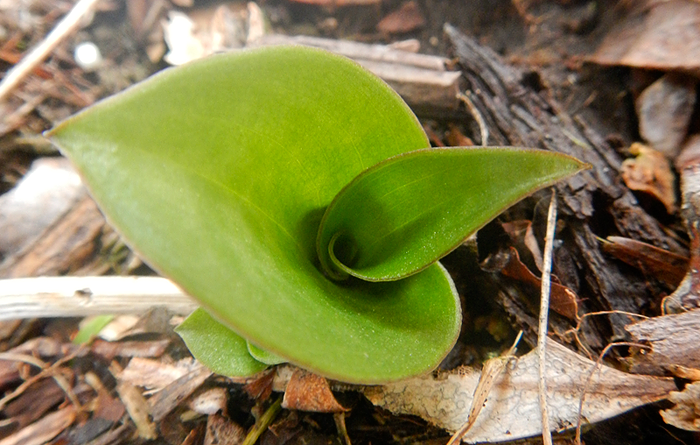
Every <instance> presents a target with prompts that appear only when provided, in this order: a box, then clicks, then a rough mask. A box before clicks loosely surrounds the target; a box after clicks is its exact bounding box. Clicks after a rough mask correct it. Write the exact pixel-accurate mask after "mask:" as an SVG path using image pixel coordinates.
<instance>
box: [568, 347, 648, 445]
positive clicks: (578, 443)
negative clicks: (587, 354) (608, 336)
mask: <svg viewBox="0 0 700 445" xmlns="http://www.w3.org/2000/svg"><path fill="white" fill-rule="evenodd" d="M615 346H636V347H638V348H642V349H649V350H650V349H651V346H647V345H643V344H640V343H633V342H627V341H624V342H619V343H610V344H609V345H607V346H606V347H605V348H604V349H603V351H602V352H601V353H600V355H599V356H598V360H596V362H595V364H593V366H592V367H591V373H590V374H588V378H587V379H586V383H585V384H584V385H583V389H582V390H581V397H580V398H579V401H578V418H577V420H576V437H575V439H574V443H575V444H576V445H581V424H582V420H583V403H584V401H585V399H586V391H587V390H588V386H589V385H590V384H591V379H592V378H593V374H595V371H596V370H597V369H598V368H600V364H601V362H602V361H603V357H605V354H607V353H608V351H609V350H611V349H612V348H613V347H615Z"/></svg>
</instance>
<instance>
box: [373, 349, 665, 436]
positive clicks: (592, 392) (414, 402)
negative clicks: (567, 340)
mask: <svg viewBox="0 0 700 445" xmlns="http://www.w3.org/2000/svg"><path fill="white" fill-rule="evenodd" d="M594 366H595V363H594V362H592V361H590V360H588V359H586V358H583V357H582V356H580V355H578V354H576V353H574V352H571V351H569V350H568V349H566V348H565V347H563V346H561V345H559V344H557V343H556V342H554V341H551V340H549V341H548V342H547V376H546V378H547V403H548V405H549V407H550V411H549V412H550V416H551V417H550V424H551V425H553V426H554V428H556V431H563V430H566V429H569V428H573V427H574V426H575V425H576V421H577V418H578V413H579V400H580V397H581V394H582V392H583V390H584V388H586V397H585V403H584V405H583V413H582V414H583V420H584V423H586V422H587V423H595V422H599V421H602V420H605V419H608V418H611V417H614V416H616V415H618V414H621V413H623V412H625V411H628V410H630V409H632V408H636V407H638V406H641V405H644V404H647V403H651V402H654V401H657V400H661V399H663V398H665V397H666V396H667V394H668V393H669V392H670V391H673V390H674V389H676V385H675V384H674V383H673V380H672V379H665V378H658V377H649V376H639V375H632V374H626V373H624V372H621V371H617V370H615V369H612V368H609V367H607V366H600V367H599V368H597V369H596V370H595V371H594V372H593V370H594ZM591 372H593V374H592V376H591ZM479 374H480V373H479V372H477V371H474V370H470V369H466V370H462V371H461V372H452V373H448V374H446V375H440V376H438V377H437V378H436V377H432V376H426V377H420V378H415V379H410V380H405V381H401V382H396V383H391V384H388V385H385V386H381V387H367V388H365V389H364V393H365V395H366V396H367V398H368V399H369V400H370V401H371V402H372V403H374V404H375V405H377V406H380V407H382V408H385V409H388V410H389V411H391V412H393V413H395V414H412V415H417V416H420V417H422V418H423V419H425V420H427V421H428V422H430V423H433V424H435V425H437V426H439V427H441V428H444V429H446V430H448V431H451V432H454V431H456V430H457V429H458V428H459V427H460V426H462V425H463V424H464V423H465V421H466V420H467V416H468V412H469V407H470V405H471V402H472V395H473V394H474V389H475V388H476V385H477V383H478V381H479ZM589 376H591V378H590V381H589ZM587 382H588V385H587ZM537 394H538V363H537V355H536V353H535V351H532V352H530V353H528V354H526V355H525V356H523V357H520V358H519V359H518V360H517V362H516V363H515V365H514V366H513V367H506V369H505V371H504V372H503V373H502V374H501V376H500V378H499V379H498V380H497V381H496V382H495V384H494V386H493V389H492V391H491V394H490V396H489V397H488V399H487V401H486V404H485V406H484V407H483V409H482V412H481V414H480V415H479V417H478V418H477V419H476V421H475V422H474V425H473V427H472V429H471V430H470V431H469V432H468V433H467V434H466V435H465V437H464V439H463V441H464V442H467V443H474V442H499V441H506V440H509V441H510V440H516V439H520V438H525V437H530V436H534V435H538V434H540V433H541V431H540V429H541V418H540V416H541V413H540V405H539V400H538V396H537Z"/></svg>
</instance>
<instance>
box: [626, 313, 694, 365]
mask: <svg viewBox="0 0 700 445" xmlns="http://www.w3.org/2000/svg"><path fill="white" fill-rule="evenodd" d="M625 329H626V330H627V332H629V333H630V334H632V336H633V337H634V338H635V340H636V341H638V342H649V343H650V344H651V352H649V351H645V352H644V353H641V352H640V354H637V355H635V356H634V357H633V358H632V359H631V360H630V361H631V362H632V367H631V371H632V372H636V373H641V374H656V375H665V374H666V369H667V368H668V367H669V366H673V365H681V366H685V367H688V368H700V309H696V310H693V311H688V312H685V313H682V314H671V315H664V316H662V317H655V318H650V319H648V320H644V321H641V322H639V323H635V324H631V325H629V326H625Z"/></svg>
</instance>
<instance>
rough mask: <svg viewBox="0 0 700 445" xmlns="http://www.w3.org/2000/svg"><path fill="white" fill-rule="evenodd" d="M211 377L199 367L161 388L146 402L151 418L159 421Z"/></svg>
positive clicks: (208, 372) (205, 370)
mask: <svg viewBox="0 0 700 445" xmlns="http://www.w3.org/2000/svg"><path fill="white" fill-rule="evenodd" d="M210 375H212V372H211V371H210V370H208V369H207V368H205V367H204V366H200V367H199V368H197V369H195V370H193V371H192V372H189V373H187V374H186V375H184V376H182V377H180V378H179V379H177V380H175V381H174V382H173V383H171V384H170V385H168V386H166V387H165V388H163V389H162V390H161V391H160V392H158V393H157V394H155V395H154V396H153V397H151V398H150V399H149V400H148V403H149V405H150V407H151V416H152V417H153V420H155V421H156V422H159V421H161V420H162V419H163V418H164V417H165V416H166V415H168V413H170V411H172V410H173V409H175V408H176V407H177V406H178V405H179V404H180V402H182V401H183V400H184V399H186V398H187V397H189V396H190V394H192V393H193V392H195V391H196V390H197V388H199V387H200V386H202V384H203V383H204V381H205V380H206V379H207V378H209V376H210Z"/></svg>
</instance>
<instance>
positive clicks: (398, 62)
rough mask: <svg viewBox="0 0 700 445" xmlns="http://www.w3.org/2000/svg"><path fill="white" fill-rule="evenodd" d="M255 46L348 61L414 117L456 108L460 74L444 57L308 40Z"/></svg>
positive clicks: (270, 40)
mask: <svg viewBox="0 0 700 445" xmlns="http://www.w3.org/2000/svg"><path fill="white" fill-rule="evenodd" d="M255 44H256V45H290V44H295V45H305V46H312V47H316V48H322V49H325V50H327V51H331V52H334V53H336V54H340V55H343V56H345V57H349V58H351V59H353V60H355V61H356V62H357V63H359V64H360V65H362V66H364V67H365V68H367V69H368V70H369V71H371V72H373V73H374V74H376V75H377V76H379V77H381V78H382V79H383V80H384V81H385V82H386V83H388V84H389V85H391V87H392V88H394V89H395V90H396V92H397V93H399V94H400V95H401V97H403V99H404V100H405V101H406V102H407V103H408V104H409V105H410V106H411V108H412V109H413V110H414V111H416V112H417V113H421V112H427V113H433V114H434V113H439V112H445V111H451V112H455V111H457V109H458V106H459V100H458V99H457V94H458V93H459V80H460V77H461V73H460V72H459V71H449V70H448V69H447V64H448V60H447V59H446V58H444V57H438V56H430V55H426V54H417V53H412V52H409V51H402V50H397V49H394V48H392V47H391V46H390V45H379V44H366V43H358V42H351V41H348V40H332V39H324V38H319V37H307V36H295V37H289V36H283V35H269V36H265V37H263V38H261V39H259V40H257V41H256V42H255Z"/></svg>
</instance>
